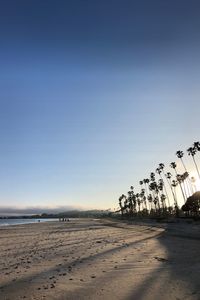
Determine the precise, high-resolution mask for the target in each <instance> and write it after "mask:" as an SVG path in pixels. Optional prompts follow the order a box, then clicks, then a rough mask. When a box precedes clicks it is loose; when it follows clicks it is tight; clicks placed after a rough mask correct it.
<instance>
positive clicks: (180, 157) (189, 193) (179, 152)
mask: <svg viewBox="0 0 200 300" xmlns="http://www.w3.org/2000/svg"><path fill="white" fill-rule="evenodd" d="M176 156H177V157H178V158H179V159H180V160H181V163H182V165H183V168H184V170H185V172H187V173H188V171H187V169H186V166H185V164H184V161H183V156H184V153H183V151H181V150H178V151H177V152H176ZM186 185H187V189H188V196H190V195H191V194H192V185H191V182H190V181H189V180H188V179H187V178H186Z"/></svg>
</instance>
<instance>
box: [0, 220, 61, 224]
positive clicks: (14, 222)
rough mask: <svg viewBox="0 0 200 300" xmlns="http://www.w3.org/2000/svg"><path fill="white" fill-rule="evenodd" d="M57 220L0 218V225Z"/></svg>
mask: <svg viewBox="0 0 200 300" xmlns="http://www.w3.org/2000/svg"><path fill="white" fill-rule="evenodd" d="M49 221H54V222H55V221H58V219H0V226H8V225H22V224H31V223H39V222H49Z"/></svg>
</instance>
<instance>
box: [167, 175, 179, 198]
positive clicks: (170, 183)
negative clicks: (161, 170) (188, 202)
mask: <svg viewBox="0 0 200 300" xmlns="http://www.w3.org/2000/svg"><path fill="white" fill-rule="evenodd" d="M165 178H166V180H167V182H168V185H169V187H170V190H171V193H172V196H173V199H174V204H175V203H176V202H177V201H176V195H175V193H174V191H173V188H172V182H171V178H172V174H171V173H170V172H167V173H166V174H165Z"/></svg>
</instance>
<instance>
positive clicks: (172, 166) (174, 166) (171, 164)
mask: <svg viewBox="0 0 200 300" xmlns="http://www.w3.org/2000/svg"><path fill="white" fill-rule="evenodd" d="M170 167H171V168H172V169H174V171H175V174H176V178H177V176H178V173H177V170H176V167H177V165H176V163H175V162H171V163H170ZM179 186H180V189H181V193H182V196H183V200H184V202H186V198H185V194H184V191H183V188H182V186H181V183H180V181H179Z"/></svg>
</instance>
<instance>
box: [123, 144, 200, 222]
mask: <svg viewBox="0 0 200 300" xmlns="http://www.w3.org/2000/svg"><path fill="white" fill-rule="evenodd" d="M199 151H200V142H194V143H193V145H192V146H191V147H189V148H188V149H187V154H188V155H189V156H191V157H192V160H193V163H194V166H195V169H196V173H197V177H198V179H199V180H200V172H199V168H198V164H197V161H196V158H195V156H196V154H197V153H198V152H199ZM176 156H177V157H178V158H179V159H180V161H181V164H182V166H183V169H184V172H183V173H179V171H178V167H177V164H176V163H175V162H171V163H170V165H169V166H170V167H171V168H172V169H173V174H172V173H171V172H169V171H168V172H166V171H165V165H164V164H163V163H160V164H159V165H158V167H157V168H156V169H155V172H151V173H150V177H149V178H145V179H143V180H140V181H139V184H140V186H141V190H140V191H139V192H135V189H134V187H133V186H131V187H130V190H129V191H128V193H127V195H125V194H122V195H121V196H120V197H119V210H118V212H119V211H120V212H121V214H122V216H124V215H127V216H130V217H131V216H134V215H171V214H176V215H177V216H178V215H179V213H180V202H184V204H185V203H186V201H187V199H188V197H190V196H191V195H192V194H194V193H195V192H196V191H197V190H196V189H197V188H196V186H195V181H196V179H195V178H194V177H190V176H189V172H188V171H187V168H186V165H185V162H184V159H183V156H184V152H183V151H181V150H178V151H177V152H176ZM180 197H182V201H180V200H181V199H180Z"/></svg>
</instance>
